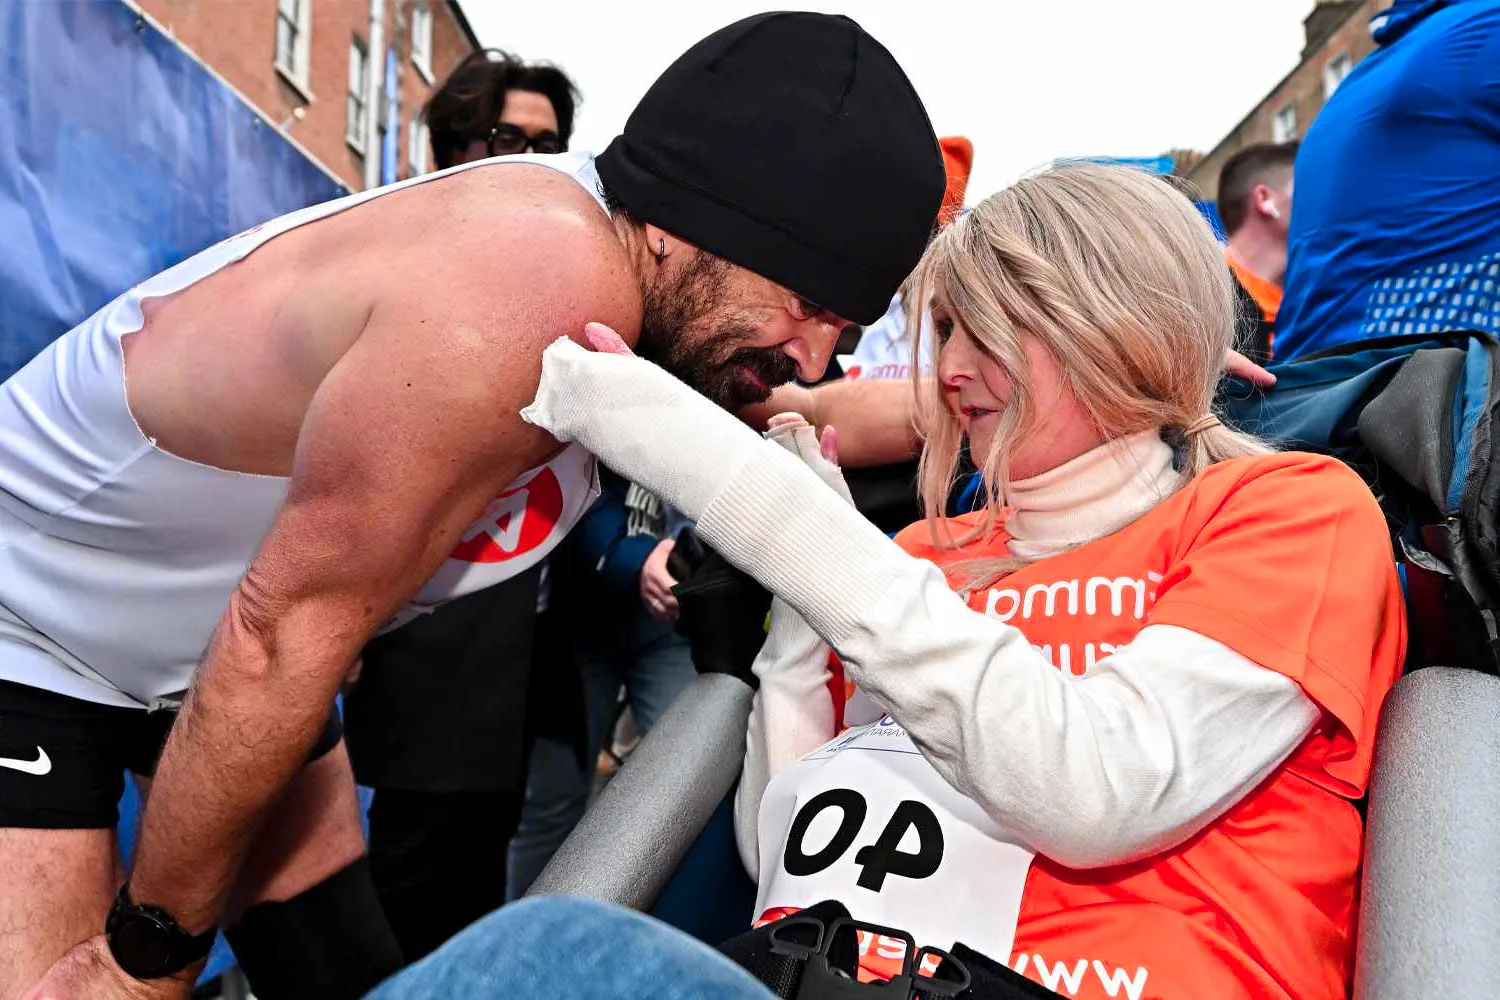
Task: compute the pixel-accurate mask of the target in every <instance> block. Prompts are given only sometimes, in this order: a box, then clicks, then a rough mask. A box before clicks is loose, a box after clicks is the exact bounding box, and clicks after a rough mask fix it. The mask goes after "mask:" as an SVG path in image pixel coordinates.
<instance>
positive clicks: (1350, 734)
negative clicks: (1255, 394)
mask: <svg viewBox="0 0 1500 1000" xmlns="http://www.w3.org/2000/svg"><path fill="white" fill-rule="evenodd" d="M980 516H981V515H968V516H965V517H961V518H958V519H957V520H956V522H955V528H956V532H955V534H957V533H958V532H962V531H963V530H964V529H966V528H969V527H972V526H973V525H974V524H975V523H977V519H978V518H979V517H980ZM1387 538H1388V536H1387V533H1386V527H1385V520H1384V517H1383V515H1382V514H1381V512H1380V509H1379V507H1378V506H1377V504H1376V502H1375V499H1374V497H1373V496H1371V494H1370V492H1369V490H1368V489H1367V488H1366V487H1365V485H1364V483H1362V482H1361V481H1360V480H1359V479H1358V478H1357V477H1356V476H1355V474H1354V473H1353V472H1352V471H1350V470H1349V469H1347V468H1345V467H1344V466H1343V465H1341V464H1340V463H1338V462H1337V461H1334V460H1333V459H1329V458H1323V457H1319V456H1313V455H1305V454H1291V453H1287V454H1277V455H1270V456H1264V457H1255V458H1246V459H1236V460H1233V461H1228V462H1223V463H1220V464H1218V465H1215V466H1213V467H1212V468H1210V469H1208V470H1206V471H1205V472H1203V473H1202V474H1201V475H1199V476H1197V477H1196V478H1195V479H1194V480H1193V481H1192V482H1190V483H1189V484H1188V485H1186V486H1185V487H1183V488H1182V489H1181V490H1180V491H1178V492H1177V493H1176V494H1174V495H1173V496H1171V497H1170V498H1168V499H1167V500H1166V501H1164V502H1163V503H1162V504H1160V505H1159V506H1157V507H1156V508H1154V509H1153V510H1151V511H1150V512H1148V513H1147V514H1146V515H1144V516H1143V517H1141V518H1140V519H1139V520H1137V521H1135V522H1134V523H1132V524H1130V525H1128V526H1126V527H1125V528H1122V529H1121V530H1120V531H1118V532H1116V533H1115V534H1113V535H1110V536H1108V537H1106V538H1102V539H1099V540H1097V541H1095V542H1092V543H1090V544H1088V545H1084V546H1082V547H1080V548H1078V549H1075V550H1073V551H1070V552H1066V553H1063V554H1061V555H1058V556H1054V557H1052V558H1049V559H1045V560H1043V561H1041V562H1038V563H1035V564H1032V565H1030V566H1027V567H1025V568H1023V569H1021V570H1018V571H1017V572H1015V573H1012V574H1010V575H1009V576H1007V577H1005V578H1004V579H1002V580H1000V581H999V582H998V583H997V584H995V585H994V586H993V587H991V588H989V589H987V590H984V591H980V592H976V593H974V594H972V595H971V596H970V598H969V605H970V607H972V608H974V609H975V610H977V611H982V612H985V613H987V614H990V615H992V616H994V617H997V618H1000V619H1001V620H1003V621H1006V622H1008V623H1009V624H1011V625H1013V626H1014V627H1016V628H1018V629H1020V630H1021V631H1022V632H1023V633H1024V634H1025V635H1026V637H1027V638H1028V639H1029V640H1030V641H1031V643H1032V644H1033V645H1034V646H1036V647H1038V648H1039V649H1040V650H1041V651H1042V652H1043V653H1044V654H1045V655H1047V656H1048V657H1049V658H1050V659H1051V661H1052V662H1053V664H1054V665H1055V666H1057V667H1058V668H1059V669H1063V670H1068V671H1070V672H1071V673H1073V674H1075V675H1082V674H1084V673H1086V672H1087V670H1088V669H1089V667H1090V666H1091V665H1092V664H1093V663H1095V662H1096V661H1097V660H1099V659H1102V658H1103V657H1105V656H1107V655H1108V654H1109V653H1110V651H1111V650H1112V649H1113V648H1114V647H1116V646H1120V645H1123V644H1125V643H1128V642H1130V640H1131V638H1132V637H1133V636H1134V635H1135V634H1136V633H1137V632H1138V631H1140V630H1141V629H1142V628H1144V627H1145V626H1147V625H1153V624H1154V625H1176V626H1179V627H1182V628H1187V629H1191V630H1193V631H1195V632H1197V633H1199V634H1201V635H1204V636H1207V637H1209V638H1212V639H1215V640H1217V641H1218V642H1221V643H1223V644H1224V645H1226V646H1228V647H1229V648H1231V649H1233V650H1235V651H1237V652H1239V653H1240V654H1241V655H1243V656H1245V657H1247V658H1249V659H1251V660H1253V661H1255V662H1256V663H1258V664H1260V665H1261V666H1263V667H1265V668H1267V669H1269V670H1274V671H1276V672H1278V673H1281V674H1284V675H1285V676H1287V677H1290V678H1291V679H1292V680H1294V681H1296V682H1297V683H1298V684H1299V685H1301V686H1302V688H1303V690H1304V691H1305V692H1306V693H1307V695H1308V696H1309V697H1310V698H1312V699H1313V700H1314V701H1315V702H1316V703H1317V704H1318V705H1319V706H1321V707H1322V709H1323V710H1324V721H1323V723H1322V724H1321V725H1320V726H1319V727H1318V729H1317V730H1316V731H1315V732H1314V733H1313V734H1312V735H1311V736H1310V737H1308V739H1307V740H1306V741H1305V742H1304V743H1303V744H1302V745H1301V746H1300V747H1299V748H1298V749H1297V750H1296V751H1295V752H1294V753H1293V754H1292V756H1291V757H1290V758H1289V759H1288V760H1287V761H1286V763H1284V764H1283V765H1282V766H1281V767H1280V768H1278V769H1277V771H1276V772H1275V773H1274V774H1273V775H1272V776H1271V777H1270V778H1268V779H1267V780H1266V781H1265V782H1264V783H1263V784H1262V785H1261V786H1260V787H1259V788H1257V789H1256V790H1255V791H1254V792H1252V793H1251V794H1250V795H1248V796H1247V797H1246V798H1245V799H1244V800H1242V801H1241V802H1240V803H1239V804H1238V805H1236V806H1234V807H1233V808H1231V809H1230V810H1229V811H1228V812H1227V813H1226V814H1225V815H1224V816H1223V817H1221V818H1220V819H1219V820H1217V821H1216V822H1214V823H1213V824H1211V825H1210V826H1209V827H1208V828H1207V829H1205V830H1203V831H1202V832H1201V833H1199V834H1197V835H1196V836H1194V837H1192V838H1191V839H1190V840H1188V841H1187V842H1186V843H1183V844H1181V845H1179V846H1178V847H1176V848H1174V849H1172V850H1170V851H1168V852H1166V853H1163V854H1161V855H1158V856H1156V857H1153V858H1149V859H1147V860H1144V861H1141V862H1137V863H1134V864H1129V865H1122V866H1118V867H1111V868H1098V869H1092V870H1086V871H1085V870H1071V869H1068V868H1066V867H1064V866H1062V865H1060V864H1057V863H1055V862H1052V861H1050V860H1048V859H1046V858H1044V857H1041V856H1038V857H1036V858H1035V859H1034V861H1033V862H1032V865H1031V868H1030V870H1029V872H1028V874H1027V876H1026V883H1025V888H1024V892H1023V895H1022V899H1021V909H1020V916H1019V920H1018V923H1017V925H1016V936H1015V943H1014V950H1013V952H1012V954H1011V955H1010V956H1008V959H1007V956H991V957H994V958H996V959H997V960H1007V964H1009V965H1010V966H1011V968H1013V969H1016V970H1017V971H1019V972H1021V973H1022V974H1024V975H1026V976H1027V977H1028V978H1030V979H1033V980H1035V981H1037V982H1040V983H1042V984H1043V985H1046V986H1047V987H1048V988H1049V989H1052V990H1055V991H1057V992H1059V993H1061V994H1063V995H1064V996H1072V997H1085V998H1097V1000H1105V998H1107V997H1127V996H1128V997H1130V998H1131V1000H1146V998H1160V1000H1189V998H1193V1000H1197V998H1207V997H1213V998H1215V1000H1231V998H1241V997H1243V998H1252V997H1253V998H1262V997H1278V998H1279V997H1296V998H1303V1000H1306V998H1320V1000H1322V998H1327V1000H1332V998H1342V997H1345V996H1347V994H1348V990H1349V986H1350V983H1351V960H1352V956H1353V939H1354V928H1355V917H1356V908H1357V903H1356V887H1357V881H1356V879H1357V872H1358V867H1359V861H1360V847H1361V839H1362V835H1363V822H1362V820H1361V818H1360V815H1359V813H1358V811H1357V810H1356V808H1355V806H1354V804H1353V803H1352V802H1351V801H1350V800H1351V799H1356V798H1359V797H1360V796H1362V795H1363V794H1364V791H1365V783H1366V781H1367V779H1368V776H1369V769H1370V755H1371V749H1372V746H1373V743H1374V738H1375V724H1376V717H1377V713H1378V710H1379V707H1380V703H1381V700H1382V699H1383V697H1384V696H1385V693H1386V692H1387V690H1388V689H1389V688H1390V686H1391V685H1392V684H1393V683H1394V682H1395V680H1396V678H1397V676H1398V674H1399V673H1400V670H1401V665H1402V662H1403V659H1404V656H1405V647H1406V626H1405V613H1404V605H1403V602H1402V597H1401V590H1400V584H1399V580H1398V578H1397V575H1396V570H1395V566H1394V563H1393V560H1392V557H1391V552H1390V547H1389V544H1388V542H1387ZM897 543H898V544H900V545H901V546H902V547H903V548H904V549H906V550H907V551H908V552H910V553H912V554H913V555H916V556H919V557H922V558H925V559H929V560H931V561H932V562H934V563H936V564H938V565H939V566H942V567H945V568H947V569H949V570H950V581H951V582H953V583H954V584H955V586H957V585H958V584H959V582H960V581H958V580H957V579H955V577H954V575H953V573H952V570H951V568H952V567H953V566H954V565H955V564H956V563H961V562H963V561H965V560H968V559H973V558H976V557H980V556H994V555H999V554H1002V553H1004V552H1005V544H1006V536H1005V535H1004V534H1003V533H1001V534H997V535H996V536H995V537H992V538H990V539H988V540H981V541H976V542H974V543H971V544H970V545H968V546H966V547H965V548H963V549H961V550H951V549H939V548H936V547H934V546H933V545H932V544H931V535H930V533H929V531H928V528H927V526H926V525H925V524H919V525H914V526H912V527H910V528H908V529H906V530H905V531H904V532H902V533H901V535H899V536H898V537H897ZM1252 737H1253V734H1242V733H1225V734H1224V738H1225V739H1244V738H1252ZM855 916H856V917H857V916H858V914H857V913H856V914H855ZM918 943H919V944H921V943H923V942H918Z"/></svg>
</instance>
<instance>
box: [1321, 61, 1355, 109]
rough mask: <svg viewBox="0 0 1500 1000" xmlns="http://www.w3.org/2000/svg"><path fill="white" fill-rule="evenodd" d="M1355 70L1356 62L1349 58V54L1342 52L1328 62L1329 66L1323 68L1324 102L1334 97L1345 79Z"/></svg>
mask: <svg viewBox="0 0 1500 1000" xmlns="http://www.w3.org/2000/svg"><path fill="white" fill-rule="evenodd" d="M1352 69H1354V60H1353V59H1350V58H1349V53H1347V52H1340V53H1339V54H1338V55H1336V56H1334V57H1333V58H1332V59H1330V60H1328V65H1326V66H1324V67H1323V100H1325V101H1326V100H1328V99H1329V98H1330V97H1332V96H1333V92H1334V91H1335V90H1338V89H1339V84H1341V83H1343V82H1344V77H1346V76H1348V75H1349V72H1350V71H1351V70H1352Z"/></svg>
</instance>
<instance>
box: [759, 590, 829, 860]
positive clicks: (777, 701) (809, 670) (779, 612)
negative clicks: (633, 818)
mask: <svg viewBox="0 0 1500 1000" xmlns="http://www.w3.org/2000/svg"><path fill="white" fill-rule="evenodd" d="M754 671H755V676H756V678H757V679H758V680H759V681H760V687H759V689H757V690H756V692H755V702H754V703H753V705H752V706H751V709H750V727H749V731H748V732H747V733H746V737H745V770H744V773H742V774H741V775H740V788H739V791H738V793H736V795H735V801H734V835H735V842H736V843H737V844H738V845H739V849H740V860H741V861H743V862H744V863H745V870H746V871H747V872H749V873H750V877H751V878H753V879H758V878H759V877H760V871H759V867H760V866H759V860H758V859H759V848H758V844H759V826H758V823H757V820H758V818H759V816H760V800H761V798H762V797H764V795H765V792H766V786H767V785H768V784H770V783H771V779H772V778H774V777H775V776H776V775H777V773H778V772H780V771H781V769H782V768H784V767H786V766H787V765H788V764H795V763H796V762H797V761H799V760H801V759H802V757H803V756H804V755H806V754H809V753H811V752H812V751H814V750H816V749H817V748H818V747H820V746H822V745H823V744H824V743H827V742H828V741H829V740H831V739H833V737H834V736H835V735H836V734H835V733H834V731H833V698H832V697H831V696H830V694H829V692H828V644H827V643H825V642H824V641H823V640H822V639H819V638H818V635H817V633H816V632H814V631H813V630H812V629H810V628H808V627H807V623H806V622H804V621H803V620H802V616H801V615H799V614H797V612H795V611H793V610H792V609H791V608H789V607H787V606H786V605H785V604H783V603H782V602H781V600H780V598H778V599H776V600H775V601H773V602H772V603H771V629H770V632H769V633H768V634H767V635H766V644H765V645H764V646H762V647H761V649H760V655H759V656H757V657H756V658H755V666H754Z"/></svg>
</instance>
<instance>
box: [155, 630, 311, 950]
mask: <svg viewBox="0 0 1500 1000" xmlns="http://www.w3.org/2000/svg"><path fill="white" fill-rule="evenodd" d="M233 619H234V616H233V615H232V614H231V615H227V616H226V617H225V620H224V622H223V623H221V625H220V627H219V629H218V631H217V632H216V633H215V636H214V639H213V642H212V643H211V644H210V646H209V651H208V653H207V655H206V656H205V657H204V660H203V664H202V665H201V666H200V668H199V670H198V674H197V676H196V678H195V679H194V683H193V688H192V690H191V691H190V692H189V694H188V697H187V700H186V702H185V703H184V704H183V707H182V712H181V714H180V715H179V717H178V719H177V722H176V724H175V725H174V726H173V727H172V733H171V736H170V738H169V739H168V740H167V745H166V748H165V750H164V751H163V753H162V756H161V761H160V762H159V764H158V765H157V768H156V775H155V778H154V780H153V782H152V786H151V792H150V795H149V797H148V799H147V803H146V808H145V810H144V812H143V814H142V820H141V835H140V841H139V846H138V848H137V850H136V856H135V862H134V866H133V870H132V872H131V878H130V883H131V895H132V897H133V898H134V899H135V900H136V901H137V902H140V903H153V904H156V905H158V906H162V907H165V908H166V909H167V910H168V911H169V912H170V913H171V914H172V915H173V916H174V917H176V919H177V920H178V922H179V923H181V924H182V925H183V926H184V927H186V928H187V929H188V930H190V931H193V932H197V931H201V930H203V929H205V928H207V927H209V926H210V925H212V924H214V923H216V922H217V921H218V919H219V916H220V914H221V913H222V911H223V908H224V906H225V903H226V901H227V900H228V897H229V893H230V891H231V889H232V887H233V884H234V879H235V876H236V874H237V872H238V871H239V867H240V864H241V862H242V861H243V859H244V856H245V853H246V851H247V850H248V849H249V847H250V842H251V841H252V840H253V838H254V836H255V834H256V832H257V831H258V830H259V828H260V824H261V822H262V820H263V818H264V816H265V814H266V813H267V812H268V810H269V809H270V807H271V806H272V805H273V804H274V803H275V801H276V799H277V797H278V795H279V793H280V792H281V790H282V789H283V788H285V787H286V785H287V784H288V783H289V782H290V781H291V779H292V777H293V776H294V775H295V774H296V772H297V770H298V769H299V768H300V767H301V766H302V764H303V762H304V761H305V759H306V756H307V753H308V750H309V748H310V747H311V746H312V744H313V742H314V741H315V740H316V738H317V735H318V733H319V731H320V729H321V726H322V725H323V723H324V721H325V720H326V718H327V713H328V710H329V708H330V706H331V705H332V703H333V698H334V691H335V689H336V687H337V683H338V680H339V671H338V670H336V669H335V670H327V671H324V670H312V669H308V666H307V665H302V666H301V668H300V669H297V670H288V669H287V667H286V665H285V663H283V662H276V661H279V660H285V659H286V658H287V657H286V656H285V654H283V655H281V656H277V655H275V654H273V653H272V652H270V651H269V650H268V649H267V646H268V645H269V644H267V643H265V642H263V641H262V640H260V639H258V638H256V637H254V636H252V635H249V634H247V632H246V630H245V629H244V628H243V626H238V627H237V626H236V625H235V624H234V621H233ZM325 655H326V654H325ZM325 675H326V676H325Z"/></svg>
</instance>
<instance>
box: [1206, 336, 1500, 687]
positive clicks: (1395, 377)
mask: <svg viewBox="0 0 1500 1000" xmlns="http://www.w3.org/2000/svg"><path fill="white" fill-rule="evenodd" d="M1497 365H1500V343H1497V341H1496V340H1495V338H1494V337H1491V336H1489V335H1487V334H1482V333H1476V332H1472V331H1454V332H1449V333H1441V334H1424V335H1417V336H1407V337H1386V338H1380V339H1377V340H1366V341H1359V342H1356V343H1351V344H1345V345H1340V346H1339V347H1336V348H1332V349H1329V350H1327V351H1322V352H1319V353H1317V354H1312V355H1308V356H1306V357H1303V358H1299V359H1297V360H1296V361H1293V362H1290V363H1288V364H1284V365H1279V366H1276V367H1273V368H1272V369H1271V371H1272V372H1273V373H1274V374H1275V375H1276V376H1277V384H1276V386H1275V387H1274V388H1273V389H1271V390H1269V391H1263V390H1259V389H1255V388H1254V387H1252V386H1250V385H1249V384H1248V383H1246V382H1243V381H1240V380H1236V379H1231V380H1229V381H1227V382H1226V383H1225V386H1224V387H1223V388H1222V389H1221V393H1220V399H1219V404H1220V408H1221V410H1222V411H1223V414H1224V417H1225V420H1226V422H1227V423H1229V424H1231V425H1233V426H1236V427H1238V428H1240V429H1241V430H1245V431H1248V432H1250V433H1253V434H1256V435H1258V436H1260V437H1262V438H1264V439H1266V440H1269V441H1271V442H1273V443H1275V444H1276V445H1277V446H1278V447H1282V448H1289V449H1297V450H1302V451H1313V452H1319V453H1322V454H1328V455H1333V456H1334V457H1337V458H1339V459H1340V460H1342V461H1343V462H1345V463H1346V464H1348V465H1349V466H1351V467H1352V468H1354V469H1355V470H1356V471H1357V472H1359V473H1360V474H1361V476H1362V477H1363V478H1364V480H1365V482H1366V483H1368V484H1369V486H1370V488H1371V490H1372V491H1373V492H1374V493H1375V496H1376V499H1377V500H1378V501H1379V502H1380V505H1381V509H1382V510H1384V511H1385V514H1386V519H1387V521H1388V523H1389V525H1390V528H1391V540H1392V544H1393V546H1394V549H1395V554H1396V558H1397V561H1398V563H1399V568H1400V570H1401V574H1402V581H1403V584H1404V588H1405V591H1406V597H1407V607H1408V612H1409V619H1410V624H1411V642H1410V644H1409V652H1408V666H1409V667H1417V666H1428V665H1432V664H1445V665H1449V666H1467V667H1473V668H1477V669H1481V670H1483V671H1485V672H1488V673H1500V629H1497V624H1496V623H1497V614H1500V607H1497V595H1500V518H1497V515H1500V470H1497V468H1496V461H1495V459H1496V449H1497V447H1500V440H1497V438H1496V431H1497V427H1496V424H1495V414H1496V407H1497V404H1500V400H1497V391H1500V390H1497Z"/></svg>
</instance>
